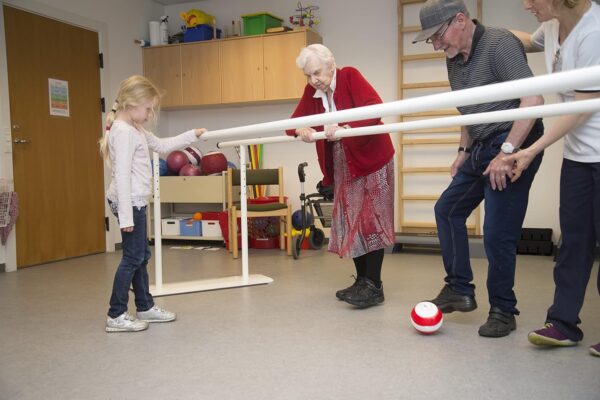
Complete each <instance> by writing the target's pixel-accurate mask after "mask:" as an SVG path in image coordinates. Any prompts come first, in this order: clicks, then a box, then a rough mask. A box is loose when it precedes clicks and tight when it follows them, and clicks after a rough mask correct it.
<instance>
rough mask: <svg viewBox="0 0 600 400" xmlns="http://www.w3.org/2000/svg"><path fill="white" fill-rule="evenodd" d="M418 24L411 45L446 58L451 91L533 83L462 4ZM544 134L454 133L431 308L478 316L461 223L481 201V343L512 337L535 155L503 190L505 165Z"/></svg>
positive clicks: (425, 12) (512, 44) (513, 128)
mask: <svg viewBox="0 0 600 400" xmlns="http://www.w3.org/2000/svg"><path fill="white" fill-rule="evenodd" d="M419 17H420V20H421V28H422V31H421V32H419V33H418V34H417V36H416V38H415V41H414V42H413V43H416V42H420V41H425V42H426V43H430V44H432V45H433V48H434V49H435V50H436V51H438V50H442V51H444V52H445V53H446V57H447V58H446V67H447V70H448V78H449V81H450V86H451V87H452V90H460V89H466V88H470V87H474V86H481V85H489V84H492V83H497V82H504V81H509V80H514V79H522V78H528V77H530V76H532V72H531V70H530V69H529V67H528V65H527V58H526V56H525V51H524V48H523V45H522V44H521V42H520V41H519V39H517V38H516V37H515V36H514V35H513V34H512V33H510V32H509V31H508V30H505V29H500V28H493V27H485V26H483V25H482V24H481V23H479V22H478V21H477V20H471V19H470V18H469V13H468V11H467V8H466V7H465V4H464V3H463V2H462V1H461V0H428V1H427V2H426V3H425V4H424V5H423V7H422V8H421V10H420V14H419ZM542 103H543V98H542V97H541V96H531V97H522V98H520V99H511V100H504V101H496V102H490V103H485V104H480V105H472V106H464V107H458V110H459V112H460V113H461V114H474V113H480V112H486V111H495V110H505V109H512V108H518V107H529V106H535V105H540V104H542ZM543 129H544V128H543V124H542V122H541V120H523V121H515V122H512V121H507V122H499V123H491V124H480V125H472V126H463V127H461V138H460V147H459V148H458V155H457V156H456V159H455V160H454V163H453V164H452V166H451V168H450V171H451V175H452V182H451V183H450V185H449V186H448V188H447V189H446V190H445V191H444V193H443V194H442V195H441V197H440V199H439V200H438V202H437V203H436V205H435V218H436V223H437V229H438V236H439V240H440V246H441V249H442V258H443V262H444V268H445V269H446V278H445V281H446V284H445V286H444V287H443V289H442V290H441V292H440V294H439V295H438V296H437V297H436V298H435V299H433V300H432V302H433V303H435V304H436V305H437V306H438V307H439V308H440V310H441V311H442V312H444V313H450V312H453V311H463V312H466V311H473V310H475V309H476V308H477V303H476V301H475V285H474V284H473V283H472V280H473V271H472V269H471V263H470V260H469V243H468V236H467V228H466V220H467V218H468V217H469V215H470V214H471V212H472V211H473V210H474V209H475V208H476V207H477V206H478V205H479V203H481V201H482V200H485V203H484V205H485V220H484V224H483V234H484V244H485V251H486V254H487V258H488V262H489V265H488V278H487V288H488V295H489V302H490V306H491V308H490V312H489V316H488V319H487V321H486V322H485V323H484V324H483V325H482V326H481V327H480V328H479V335H481V336H486V337H502V336H507V335H508V334H510V332H511V331H513V330H515V329H516V321H515V315H518V314H519V311H518V310H517V308H516V304H517V299H516V296H515V293H514V291H513V286H514V277H515V264H516V249H517V242H518V240H519V238H520V235H521V226H522V224H523V219H524V218H525V212H526V210H527V202H528V198H529V189H530V187H531V183H532V182H533V178H534V176H535V174H536V172H537V170H538V168H539V165H540V163H541V161H542V154H540V155H538V156H537V157H536V159H535V160H534V161H533V162H532V163H531V166H530V167H529V168H528V169H527V171H525V172H524V174H523V176H522V177H521V178H520V179H519V180H518V181H516V182H514V183H511V182H510V178H511V176H512V163H510V162H508V161H507V160H505V158H506V155H507V154H512V153H514V152H516V151H518V150H519V149H520V148H525V147H527V146H529V145H530V144H531V143H533V142H535V140H536V139H538V138H539V137H540V136H541V135H542V134H543Z"/></svg>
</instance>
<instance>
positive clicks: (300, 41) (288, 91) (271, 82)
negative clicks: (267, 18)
mask: <svg viewBox="0 0 600 400" xmlns="http://www.w3.org/2000/svg"><path fill="white" fill-rule="evenodd" d="M313 43H321V38H320V37H319V36H318V35H317V34H316V33H315V32H313V31H310V30H307V31H299V32H292V33H288V34H284V35H270V36H263V52H264V60H265V61H264V82H265V100H281V99H298V98H300V97H301V96H302V93H303V92H304V87H305V86H306V76H304V73H303V72H302V70H300V69H299V68H298V67H297V66H296V58H297V57H298V54H299V53H300V49H302V48H303V47H306V46H308V45H309V44H313Z"/></svg>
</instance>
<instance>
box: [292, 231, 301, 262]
mask: <svg viewBox="0 0 600 400" xmlns="http://www.w3.org/2000/svg"><path fill="white" fill-rule="evenodd" d="M292 256H293V257H294V260H297V259H298V258H299V257H300V235H294V236H292Z"/></svg>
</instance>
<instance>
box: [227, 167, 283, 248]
mask: <svg viewBox="0 0 600 400" xmlns="http://www.w3.org/2000/svg"><path fill="white" fill-rule="evenodd" d="M246 185H247V186H248V187H250V186H253V185H261V186H262V185H276V186H277V187H278V190H279V191H278V197H279V199H278V201H277V202H276V203H266V204H248V218H256V217H279V248H280V249H281V250H285V249H286V243H287V254H288V256H291V255H292V206H291V204H289V203H288V202H287V200H286V199H285V196H284V195H283V168H281V167H279V168H276V169H257V170H250V169H248V170H246ZM239 186H240V170H238V169H231V168H229V169H228V170H227V211H228V214H229V250H230V251H231V252H233V258H238V237H237V229H238V225H237V219H238V217H239V216H240V215H241V209H240V204H239V203H234V202H233V200H232V199H233V188H234V187H239ZM286 235H287V236H286Z"/></svg>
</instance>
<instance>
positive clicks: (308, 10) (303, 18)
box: [290, 2, 321, 28]
mask: <svg viewBox="0 0 600 400" xmlns="http://www.w3.org/2000/svg"><path fill="white" fill-rule="evenodd" d="M297 7H298V8H296V10H295V11H296V12H297V14H294V15H292V16H290V23H291V24H293V25H298V26H308V27H311V28H312V26H313V25H318V24H319V23H321V20H320V19H318V18H317V16H316V15H314V14H313V13H314V12H315V11H317V10H318V9H319V7H318V6H313V5H309V6H306V7H303V6H302V3H300V2H298V5H297Z"/></svg>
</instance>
